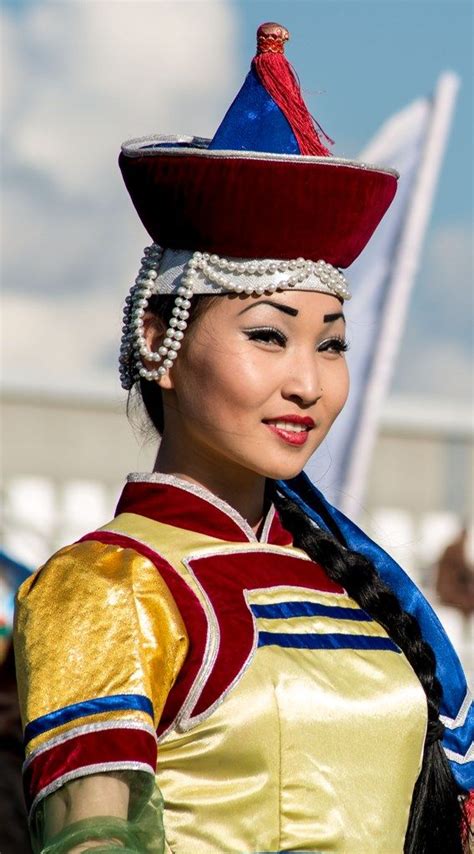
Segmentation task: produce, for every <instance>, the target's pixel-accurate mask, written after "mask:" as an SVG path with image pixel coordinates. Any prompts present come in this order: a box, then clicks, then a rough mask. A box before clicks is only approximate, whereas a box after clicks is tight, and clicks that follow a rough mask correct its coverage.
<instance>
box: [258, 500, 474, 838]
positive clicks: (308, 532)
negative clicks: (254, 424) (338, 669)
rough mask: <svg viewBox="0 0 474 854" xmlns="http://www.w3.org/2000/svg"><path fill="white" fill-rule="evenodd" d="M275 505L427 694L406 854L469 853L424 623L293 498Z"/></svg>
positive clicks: (366, 561) (297, 540) (367, 563)
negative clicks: (439, 731) (442, 736)
mask: <svg viewBox="0 0 474 854" xmlns="http://www.w3.org/2000/svg"><path fill="white" fill-rule="evenodd" d="M274 497H275V504H276V507H277V509H278V512H279V513H280V517H281V519H282V522H283V524H284V525H285V527H286V528H287V530H289V531H290V532H291V533H292V534H293V537H294V540H295V545H297V546H299V547H300V548H302V549H303V550H304V551H305V552H306V553H307V554H308V555H309V557H310V558H311V559H312V560H314V561H315V562H317V563H319V564H321V566H323V567H324V569H325V571H326V572H327V574H328V576H329V577H330V578H331V579H332V580H333V581H336V582H338V583H339V584H341V585H342V586H343V587H344V588H345V589H346V590H347V592H348V593H349V595H350V596H351V597H352V598H353V599H355V601H356V602H357V603H358V604H359V605H360V606H361V607H362V608H363V609H364V610H365V611H367V612H368V614H369V615H370V616H371V617H372V618H373V619H374V620H376V621H377V622H378V623H380V624H381V625H382V626H383V628H384V629H385V630H386V631H387V632H388V634H389V635H390V637H391V638H392V640H393V641H395V643H396V644H397V645H398V646H399V647H400V649H401V650H402V651H403V653H404V654H405V656H406V658H407V659H408V661H409V662H410V664H411V666H412V667H413V670H414V671H415V673H416V675H417V676H418V679H419V680H420V682H421V685H422V687H423V689H424V691H425V694H426V700H427V707H428V737H427V739H426V741H425V748H424V754H423V763H422V768H421V771H420V774H419V777H418V780H417V782H416V785H415V789H414V792H413V798H412V805H411V810H410V817H409V821H408V828H407V833H406V838H405V847H404V852H405V854H463V851H466V850H468V849H467V848H466V847H465V844H467V842H466V837H467V833H468V830H467V822H466V819H465V816H464V811H463V806H462V802H461V798H460V797H459V796H460V794H461V790H460V789H459V788H458V786H457V784H456V781H455V780H454V777H453V775H452V772H451V768H450V766H449V763H448V760H447V758H446V755H445V753H444V750H443V748H442V747H441V743H440V740H439V738H432V737H430V734H431V732H432V731H434V732H436V728H437V725H438V723H439V705H440V701H441V697H442V688H441V685H440V682H439V680H438V678H437V676H436V659H435V656H434V653H433V650H432V648H431V646H430V645H429V644H428V643H427V642H426V641H424V640H423V638H422V635H421V630H420V627H419V624H418V621H417V620H416V618H415V617H413V616H412V615H411V614H408V613H407V612H406V611H404V610H403V609H402V607H401V605H400V602H399V600H398V598H397V597H396V595H395V594H394V593H393V592H392V591H391V590H390V588H389V587H387V585H386V584H384V582H383V581H382V580H381V578H380V576H379V574H378V572H377V570H376V569H375V566H374V565H373V563H372V562H371V561H370V560H369V559H368V558H366V557H364V556H363V555H361V554H358V553H357V552H353V551H351V550H349V549H346V548H345V547H344V546H342V545H341V543H339V542H338V541H337V540H336V539H335V538H334V537H333V536H332V535H331V534H328V533H326V532H325V531H322V530H321V529H319V528H317V527H316V526H315V525H313V524H312V522H311V521H310V520H309V519H308V518H307V516H306V515H305V514H304V513H303V511H302V510H300V509H299V508H298V507H297V505H296V504H295V503H294V502H292V501H291V500H290V499H288V498H286V497H283V496H282V495H280V494H278V493H277V494H276V495H275V496H274Z"/></svg>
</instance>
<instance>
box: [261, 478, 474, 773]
mask: <svg viewBox="0 0 474 854" xmlns="http://www.w3.org/2000/svg"><path fill="white" fill-rule="evenodd" d="M277 485H278V488H279V489H280V490H281V491H282V492H283V493H284V494H285V495H286V496H287V497H288V498H291V499H292V500H293V501H294V502H295V503H296V504H297V505H298V506H299V507H300V508H301V509H302V510H303V511H304V513H305V514H306V515H307V516H308V517H309V518H310V519H312V520H313V521H314V522H316V524H317V525H319V527H320V528H322V529H323V530H326V531H329V532H331V533H332V534H334V535H335V536H336V537H337V538H338V539H339V540H340V541H342V542H343V543H344V544H345V545H347V547H348V548H350V549H352V550H353V551H356V552H359V553H360V554H362V555H365V557H368V558H370V560H371V561H372V562H373V563H374V564H375V566H376V568H377V570H378V573H379V575H380V577H381V578H382V580H383V581H384V582H385V583H386V584H387V586H388V587H390V588H391V590H393V592H394V593H396V595H397V597H398V599H399V601H400V603H401V605H402V607H403V608H404V610H405V611H408V613H409V614H412V615H413V616H414V617H416V618H417V620H418V622H419V624H420V627H421V631H422V635H423V638H424V639H425V640H426V641H427V642H428V643H429V644H430V645H431V647H432V649H433V651H434V653H435V656H436V674H437V676H438V679H439V680H440V682H441V685H442V686H443V699H442V702H441V707H440V718H441V720H442V722H443V723H444V725H445V727H446V729H445V734H444V738H443V747H444V749H445V752H446V755H447V757H448V759H449V761H450V764H451V767H452V770H453V774H454V776H455V778H456V780H457V782H458V784H459V785H460V786H461V787H462V788H464V789H474V745H473V736H474V706H473V704H472V697H471V694H470V692H469V690H468V687H467V683H466V677H465V675H464V671H463V669H462V666H461V662H460V661H459V658H458V656H457V654H456V652H455V651H454V649H453V646H452V644H451V642H450V640H449V638H448V636H447V634H446V632H445V630H444V629H443V626H442V625H441V623H440V621H439V619H438V617H437V616H436V614H435V612H434V611H433V609H432V607H431V605H430V604H429V602H427V600H426V599H425V597H424V596H423V594H422V593H421V591H420V590H419V589H418V587H417V586H416V584H414V583H413V581H412V580H411V578H409V577H408V575H407V574H406V573H405V572H404V571H403V569H402V568H401V567H400V566H399V565H398V564H397V563H396V562H395V561H394V560H393V558H391V557H390V556H389V555H388V554H387V553H386V552H385V551H384V550H383V549H382V548H380V546H377V545H376V543H374V542H373V540H371V539H370V538H369V537H368V536H367V535H366V534H364V533H363V531H361V530H360V528H358V527H357V525H355V524H354V523H353V522H351V521H350V519H348V518H347V517H346V516H344V514H343V513H341V512H340V511H339V510H337V509H336V508H335V507H333V506H332V505H331V504H329V502H328V501H326V499H325V498H324V496H323V495H322V493H321V492H320V491H319V490H318V489H316V487H315V486H314V484H312V483H311V481H310V480H309V478H308V477H307V475H305V474H304V473H302V474H300V475H298V477H295V478H293V479H292V480H288V481H278V484H277Z"/></svg>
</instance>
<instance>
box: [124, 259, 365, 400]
mask: <svg viewBox="0 0 474 854" xmlns="http://www.w3.org/2000/svg"><path fill="white" fill-rule="evenodd" d="M162 255H163V249H162V248H161V247H160V246H158V245H157V244H156V243H153V244H152V245H151V246H149V247H147V248H146V249H145V250H144V257H143V258H142V266H141V268H140V271H139V273H138V276H137V278H136V279H135V283H134V285H132V287H131V289H130V293H129V295H128V296H127V298H126V300H125V308H124V313H123V326H122V333H123V334H122V342H121V346H120V359H119V362H120V381H121V385H122V388H124V389H126V390H127V391H128V390H129V389H131V388H132V386H133V384H134V382H135V381H136V380H138V379H139V378H142V379H146V380H159V379H161V377H162V376H164V374H166V372H167V371H168V370H169V369H170V368H171V367H172V365H173V362H174V361H175V359H176V358H177V356H178V351H179V350H180V348H181V341H182V339H183V336H184V331H185V329H186V327H187V325H188V324H187V321H188V318H189V308H190V305H191V298H192V296H193V294H194V293H199V290H198V289H197V288H198V287H199V280H198V278H197V275H196V273H198V272H199V273H201V274H202V275H203V276H204V277H205V278H206V279H207V280H208V281H209V282H211V283H212V284H215V285H217V286H218V287H219V288H222V289H224V290H226V291H229V292H230V293H237V294H243V293H245V294H249V295H250V294H257V295H261V294H263V293H274V292H275V291H277V290H286V289H287V288H294V287H297V286H298V285H299V284H302V283H303V282H304V281H305V280H306V279H307V278H308V276H310V275H314V276H316V277H317V278H318V279H319V281H320V282H321V283H322V284H323V285H324V286H325V287H327V288H328V289H329V290H331V291H333V293H334V294H335V295H336V296H339V297H341V299H350V298H351V294H350V292H349V290H348V287H347V283H346V279H345V278H344V276H343V274H342V273H341V272H340V271H339V270H337V269H336V268H335V267H333V266H332V265H331V264H328V263H327V262H326V261H306V260H305V259H304V258H296V260H294V261H293V260H291V261H230V260H228V259H227V258H221V257H220V256H219V255H216V254H212V255H209V253H207V252H194V253H193V255H192V256H191V258H190V259H189V261H188V262H187V264H186V267H185V268H184V272H183V275H182V279H181V284H180V286H179V287H178V290H177V296H176V299H175V303H174V307H173V309H172V317H171V319H170V321H169V326H168V329H167V330H166V334H165V337H164V339H163V342H162V344H161V345H160V347H159V348H158V351H157V352H155V351H152V350H150V349H149V348H148V346H147V343H146V339H145V335H144V325H143V317H144V315H145V311H146V309H147V306H148V302H149V300H150V297H151V296H153V295H154V294H156V293H159V291H158V289H157V287H156V284H155V280H156V279H157V277H158V270H159V267H160V261H161V257H162ZM277 272H279V273H290V275H289V277H288V278H287V279H285V280H284V281H280V282H269V283H266V284H262V285H255V284H251V285H244V284H241V283H239V282H238V281H233V280H232V279H231V278H230V277H229V276H228V275H226V273H227V274H229V273H231V274H233V275H235V276H236V277H237V278H238V277H239V276H240V275H245V274H247V275H257V276H259V275H260V276H261V275H265V274H268V273H270V274H275V273H277ZM196 286H197V288H196ZM195 288H196V290H195ZM145 359H146V360H148V361H150V362H157V363H158V362H161V363H162V364H161V365H160V367H159V368H152V369H151V370H150V369H148V368H145V366H144V364H143V360H145Z"/></svg>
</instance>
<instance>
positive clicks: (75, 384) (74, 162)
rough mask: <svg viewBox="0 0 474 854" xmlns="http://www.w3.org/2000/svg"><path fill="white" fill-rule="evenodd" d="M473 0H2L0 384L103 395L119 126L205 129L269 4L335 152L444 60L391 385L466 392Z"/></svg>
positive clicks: (131, 221) (116, 306) (114, 280)
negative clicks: (441, 142) (420, 239)
mask: <svg viewBox="0 0 474 854" xmlns="http://www.w3.org/2000/svg"><path fill="white" fill-rule="evenodd" d="M472 9H473V6H472V4H471V3H470V2H464V0H422V1H421V2H419V0H369V2H367V0H324V1H323V0H278V2H271V3H270V2H267V0H249V2H244V1H242V2H230V0H194V1H193V2H186V0H170V2H168V0H166V2H165V0H163V2H161V0H155V2H153V0H149V2H142V0H122V2H120V0H115V2H109V0H62V2H44V1H43V0H31V2H26V0H23V2H13V0H11V2H5V0H4V2H3V3H2V4H1V7H0V15H1V24H2V28H1V30H2V34H1V39H2V44H1V48H2V96H3V108H2V115H3V122H2V125H3V141H2V195H3V202H2V229H1V230H2V254H1V284H2V303H3V309H2V339H3V345H2V367H1V380H2V383H3V384H4V385H5V386H8V387H9V388H15V387H21V388H29V389H32V390H43V389H47V390H53V391H54V390H71V391H80V392H81V393H83V392H88V391H89V392H94V393H96V392H98V393H104V394H109V393H110V394H119V385H118V380H117V374H116V368H115V366H116V360H117V351H118V342H119V336H120V326H121V310H122V304H123V299H124V298H125V295H126V293H127V291H128V288H129V287H130V284H131V283H132V282H133V279H134V278H135V275H136V270H137V268H138V266H139V259H140V256H141V250H142V248H143V246H144V245H146V244H147V243H148V242H149V238H148V236H147V235H146V233H145V232H144V230H143V227H142V226H141V224H140V223H139V221H138V219H137V217H136V215H135V214H134V211H133V209H132V206H131V204H130V201H129V199H128V197H127V195H126V192H125V189H124V187H123V185H122V183H121V178H120V174H119V171H118V168H117V156H118V152H119V147H120V143H121V142H122V141H123V140H125V139H129V138H131V137H138V136H142V135H144V134H147V133H151V132H161V133H191V134H196V135H203V136H206V135H208V136H212V134H213V132H214V130H215V129H216V127H217V125H218V124H219V122H220V119H221V117H222V115H223V114H224V112H225V110H226V108H227V106H228V105H229V103H230V102H231V100H232V99H233V97H234V95H235V93H236V92H237V90H238V89H239V87H240V85H241V82H242V81H243V78H244V76H245V74H246V72H247V70H248V67H249V63H250V60H251V58H252V56H253V53H254V46H255V31H256V29H257V26H258V25H259V24H260V23H261V22H262V21H265V20H277V21H279V22H280V23H283V24H284V25H285V26H287V27H288V29H289V30H290V33H291V41H290V43H289V45H288V47H287V51H286V52H287V55H288V58H289V59H290V61H291V62H292V64H293V65H294V67H295V68H296V70H297V72H298V75H299V78H300V80H301V84H302V89H303V94H304V97H305V100H306V101H307V104H308V106H309V108H310V110H311V112H312V113H313V115H315V116H316V118H317V119H318V121H319V122H320V123H321V124H322V126H323V127H324V129H325V130H326V131H327V133H328V134H329V135H330V136H331V137H332V138H333V139H334V140H335V146H334V149H333V151H334V153H335V154H338V155H340V156H347V157H356V156H357V154H358V152H360V151H361V150H362V149H363V148H364V147H365V146H366V145H367V143H368V142H369V140H370V139H371V137H372V136H373V135H374V134H375V133H376V132H377V130H378V128H379V127H380V125H381V124H382V123H383V122H384V121H385V120H386V119H388V118H389V117H390V116H391V115H392V114H393V113H395V112H397V111H398V110H400V109H401V108H403V107H404V106H406V105H407V104H409V103H410V102H412V101H413V100H414V99H416V98H418V97H420V96H426V95H429V94H430V93H431V92H432V90H433V88H434V86H435V83H436V80H437V78H438V76H439V74H440V73H442V72H443V71H445V70H448V69H449V70H453V71H455V72H456V73H457V74H458V75H459V76H460V78H461V88H460V92H459V97H458V102H457V106H456V112H455V117H454V121H453V126H452V130H451V135H450V140H449V144H448V147H447V151H446V157H445V161H444V164H443V170H442V174H441V178H440V181H439V185H438V188H437V192H436V197H435V203H434V207H433V211H432V216H431V220H430V225H429V228H428V232H427V235H426V239H425V243H424V247H423V251H422V256H421V264H420V269H419V272H418V275H417V278H416V283H415V289H414V293H413V297H412V301H411V305H410V311H409V316H408V320H407V326H406V329H405V332H404V335H403V339H402V344H401V348H400V354H399V357H398V361H397V365H396V368H395V371H394V378H393V382H392V392H391V393H392V394H393V395H395V394H404V395H410V396H415V397H420V398H421V397H424V396H427V395H429V396H434V397H439V398H441V399H443V401H444V402H445V401H446V399H453V400H457V401H464V402H465V403H468V402H469V401H471V399H472V379H471V373H472V367H471V360H472V321H473V304H472V300H473V296H472V283H473V266H474V264H473V245H474V241H473V217H472V214H473V174H472V142H473V139H472V126H473V125H472V122H473V115H472V103H473V100H474V99H473V92H472V81H473V73H472V72H473V67H472V65H473V57H472V37H471V32H472ZM348 278H349V279H350V270H349V272H348Z"/></svg>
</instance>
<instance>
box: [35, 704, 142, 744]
mask: <svg viewBox="0 0 474 854" xmlns="http://www.w3.org/2000/svg"><path fill="white" fill-rule="evenodd" d="M122 710H125V711H131V710H134V711H139V712H146V713H147V714H148V715H150V717H153V705H152V703H151V700H149V699H148V697H145V696H144V695H143V694H115V695H114V696H111V697H95V698H94V699H93V700H86V701H85V702H84V703H73V705H71V706H64V708H63V709H58V710H57V711H56V712H51V713H50V714H49V715H42V717H40V718H35V720H34V721H31V722H30V723H29V724H28V725H27V726H26V727H25V744H28V742H29V741H31V739H32V738H36V736H37V735H42V733H44V732H48V730H50V729H55V728H56V727H58V726H61V725H62V724H68V723H70V722H71V721H74V720H76V719H77V718H85V717H89V715H100V713H101V712H116V711H122Z"/></svg>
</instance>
